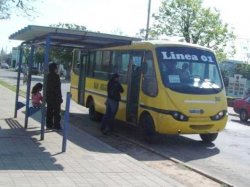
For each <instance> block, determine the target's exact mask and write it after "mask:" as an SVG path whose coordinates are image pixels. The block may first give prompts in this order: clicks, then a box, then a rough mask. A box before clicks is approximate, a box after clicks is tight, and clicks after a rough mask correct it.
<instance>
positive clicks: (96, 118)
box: [89, 100, 102, 121]
mask: <svg viewBox="0 0 250 187" xmlns="http://www.w3.org/2000/svg"><path fill="white" fill-rule="evenodd" d="M89 118H90V119H91V120H93V121H101V119H102V115H101V114H100V113H99V112H96V110H95V103H94V101H93V100H90V102H89Z"/></svg>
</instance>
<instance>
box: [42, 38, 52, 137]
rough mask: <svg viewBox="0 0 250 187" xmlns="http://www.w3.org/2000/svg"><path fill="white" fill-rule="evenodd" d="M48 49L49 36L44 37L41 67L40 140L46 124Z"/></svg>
mask: <svg viewBox="0 0 250 187" xmlns="http://www.w3.org/2000/svg"><path fill="white" fill-rule="evenodd" d="M49 48H50V35H48V36H47V37H46V44H45V54H44V66H43V75H44V77H43V103H42V119H41V140H44V128H45V123H46V121H45V120H46V119H45V116H46V111H47V110H46V92H47V74H48V66H49Z"/></svg>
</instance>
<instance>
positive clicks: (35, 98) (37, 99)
mask: <svg viewBox="0 0 250 187" xmlns="http://www.w3.org/2000/svg"><path fill="white" fill-rule="evenodd" d="M42 89H43V85H42V84H41V83H37V84H36V85H35V86H34V87H33V88H32V91H31V94H32V97H31V99H32V105H33V107H41V105H42V99H43V96H42V94H41V93H40V92H41V91H42Z"/></svg>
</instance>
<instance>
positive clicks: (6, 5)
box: [0, 0, 36, 20]
mask: <svg viewBox="0 0 250 187" xmlns="http://www.w3.org/2000/svg"><path fill="white" fill-rule="evenodd" d="M35 1H36V0H1V1H0V20H1V19H9V18H10V17H11V15H13V14H16V15H21V16H27V17H34V16H35V15H36V13H35V9H34V7H33V6H32V4H34V2H35Z"/></svg>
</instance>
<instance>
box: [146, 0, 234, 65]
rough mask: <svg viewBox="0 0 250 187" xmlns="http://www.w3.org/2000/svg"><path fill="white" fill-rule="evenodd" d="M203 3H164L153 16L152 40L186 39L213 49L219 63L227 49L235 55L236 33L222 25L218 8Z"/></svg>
mask: <svg viewBox="0 0 250 187" xmlns="http://www.w3.org/2000/svg"><path fill="white" fill-rule="evenodd" d="M202 2H203V1H202V0H163V1H162V4H161V6H160V8H159V11H158V13H155V14H153V18H154V23H153V26H152V27H151V28H150V31H149V34H150V37H151V38H159V36H170V37H173V36H176V37H180V38H184V39H185V41H186V42H188V43H194V44H199V45H202V46H206V47H209V48H211V49H213V50H214V51H215V52H216V54H217V56H218V57H219V60H222V59H225V58H226V53H225V48H226V47H227V48H228V49H230V53H232V54H234V53H235V48H234V46H233V45H231V46H228V44H229V42H230V41H234V39H235V35H234V33H233V31H232V30H230V29H229V27H228V25H227V24H225V23H223V22H222V20H221V19H220V13H219V12H218V11H217V10H216V9H211V8H203V7H202ZM144 31H145V30H144ZM144 31H143V30H142V32H144Z"/></svg>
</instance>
